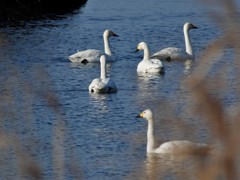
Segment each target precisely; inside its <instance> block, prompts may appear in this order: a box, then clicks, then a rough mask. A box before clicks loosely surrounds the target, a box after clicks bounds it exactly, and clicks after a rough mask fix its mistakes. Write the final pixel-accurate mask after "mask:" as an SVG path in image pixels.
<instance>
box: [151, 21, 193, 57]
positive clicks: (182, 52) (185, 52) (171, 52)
mask: <svg viewBox="0 0 240 180" xmlns="http://www.w3.org/2000/svg"><path fill="white" fill-rule="evenodd" d="M190 29H197V27H196V26H194V25H193V24H192V23H189V22H187V23H185V24H184V26H183V33H184V39H185V47H186V49H181V48H176V47H168V48H165V49H162V50H161V51H158V52H156V53H154V54H153V55H152V56H151V57H153V58H158V59H162V60H163V59H164V60H168V61H171V60H190V59H194V53H193V49H192V45H191V41H190V38H189V30H190Z"/></svg>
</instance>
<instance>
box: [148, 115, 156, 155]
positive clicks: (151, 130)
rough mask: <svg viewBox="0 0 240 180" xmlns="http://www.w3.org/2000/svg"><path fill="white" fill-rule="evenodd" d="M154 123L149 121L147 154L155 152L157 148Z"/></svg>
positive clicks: (151, 120)
mask: <svg viewBox="0 0 240 180" xmlns="http://www.w3.org/2000/svg"><path fill="white" fill-rule="evenodd" d="M153 126H154V122H153V119H149V120H148V131H147V152H148V153H150V152H153V150H154V148H155V139H154V127H153Z"/></svg>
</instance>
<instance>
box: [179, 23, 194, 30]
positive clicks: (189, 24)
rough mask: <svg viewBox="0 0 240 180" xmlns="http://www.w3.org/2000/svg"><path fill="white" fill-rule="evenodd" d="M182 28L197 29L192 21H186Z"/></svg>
mask: <svg viewBox="0 0 240 180" xmlns="http://www.w3.org/2000/svg"><path fill="white" fill-rule="evenodd" d="M183 29H184V30H190V29H198V27H197V26H195V25H193V24H192V23H190V22H186V23H185V24H184V26H183Z"/></svg>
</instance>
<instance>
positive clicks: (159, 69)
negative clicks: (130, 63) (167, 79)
mask: <svg viewBox="0 0 240 180" xmlns="http://www.w3.org/2000/svg"><path fill="white" fill-rule="evenodd" d="M140 50H143V51H144V55H143V60H142V61H141V62H140V63H139V64H138V66H137V72H138V73H164V67H163V65H162V62H161V61H160V60H159V59H154V58H150V52H149V49H148V46H147V44H146V43H145V42H140V43H139V44H138V46H137V49H136V51H140Z"/></svg>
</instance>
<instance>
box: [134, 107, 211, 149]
mask: <svg viewBox="0 0 240 180" xmlns="http://www.w3.org/2000/svg"><path fill="white" fill-rule="evenodd" d="M137 117H141V118H145V119H147V121H148V130H147V153H169V154H180V153H181V154H183V153H207V152H209V151H210V149H211V148H210V147H209V146H208V145H207V144H204V143H194V142H190V141H187V140H175V141H169V142H165V143H163V144H161V145H160V146H159V147H157V148H156V147H155V137H154V118H153V114H152V111H151V110H150V109H147V110H145V111H143V112H142V113H141V114H140V115H139V116H137Z"/></svg>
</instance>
